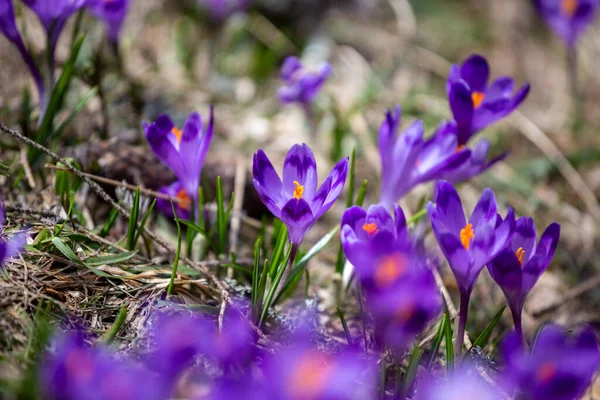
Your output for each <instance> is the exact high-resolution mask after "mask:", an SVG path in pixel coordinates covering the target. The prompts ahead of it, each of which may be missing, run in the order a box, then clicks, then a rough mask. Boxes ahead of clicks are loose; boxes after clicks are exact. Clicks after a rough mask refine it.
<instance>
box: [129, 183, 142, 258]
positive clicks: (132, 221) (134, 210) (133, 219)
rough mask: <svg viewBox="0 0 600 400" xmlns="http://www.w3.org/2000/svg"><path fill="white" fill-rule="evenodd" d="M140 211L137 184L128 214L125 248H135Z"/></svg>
mask: <svg viewBox="0 0 600 400" xmlns="http://www.w3.org/2000/svg"><path fill="white" fill-rule="evenodd" d="M139 212H140V188H139V186H138V187H137V188H136V189H135V195H134V197H133V205H132V206H131V212H130V214H129V225H128V227H127V250H130V251H131V250H133V249H134V248H135V244H136V242H135V241H134V240H135V238H136V232H137V221H138V216H139Z"/></svg>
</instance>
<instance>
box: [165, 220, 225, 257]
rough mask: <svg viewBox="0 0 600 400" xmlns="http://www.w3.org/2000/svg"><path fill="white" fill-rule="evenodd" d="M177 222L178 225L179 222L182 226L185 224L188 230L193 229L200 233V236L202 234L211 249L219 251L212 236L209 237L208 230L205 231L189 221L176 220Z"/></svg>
mask: <svg viewBox="0 0 600 400" xmlns="http://www.w3.org/2000/svg"><path fill="white" fill-rule="evenodd" d="M175 222H176V223H177V222H179V223H180V224H183V225H185V226H187V227H188V228H190V229H192V230H194V231H196V232H198V233H199V234H201V235H202V236H204V238H205V239H206V241H207V242H208V244H209V246H210V247H211V248H212V249H213V250H215V251H217V248H216V246H215V244H214V242H213V241H212V238H211V236H210V235H209V234H208V233H207V232H206V230H204V229H203V228H202V227H200V226H198V225H196V224H194V223H193V222H191V221H188V220H187V219H181V218H175Z"/></svg>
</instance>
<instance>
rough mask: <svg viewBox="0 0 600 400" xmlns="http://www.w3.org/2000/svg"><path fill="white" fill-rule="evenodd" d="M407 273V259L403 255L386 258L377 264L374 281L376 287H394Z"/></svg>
mask: <svg viewBox="0 0 600 400" xmlns="http://www.w3.org/2000/svg"><path fill="white" fill-rule="evenodd" d="M405 272H406V257H404V256H403V255H401V254H393V255H391V256H386V257H385V258H384V259H383V260H382V261H380V262H379V264H377V266H376V268H375V274H374V275H373V280H374V281H375V285H377V286H378V287H380V288H385V287H388V286H390V285H392V284H393V283H394V282H395V281H396V280H397V279H398V278H400V277H401V276H402V275H404V273H405Z"/></svg>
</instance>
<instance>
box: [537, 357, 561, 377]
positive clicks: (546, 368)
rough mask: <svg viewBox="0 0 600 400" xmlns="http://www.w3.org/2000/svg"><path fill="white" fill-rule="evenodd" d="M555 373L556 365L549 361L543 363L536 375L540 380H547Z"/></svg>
mask: <svg viewBox="0 0 600 400" xmlns="http://www.w3.org/2000/svg"><path fill="white" fill-rule="evenodd" d="M554 375H556V365H555V364H554V363H553V362H551V361H548V362H545V363H543V364H542V365H541V366H540V367H539V368H538V370H537V374H536V377H537V379H538V381H540V382H548V381H550V380H551V379H552V378H554Z"/></svg>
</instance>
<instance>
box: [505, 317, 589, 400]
mask: <svg viewBox="0 0 600 400" xmlns="http://www.w3.org/2000/svg"><path fill="white" fill-rule="evenodd" d="M502 354H503V357H504V359H505V362H506V369H505V371H504V374H505V378H506V380H507V381H508V382H509V384H510V385H511V387H513V388H515V389H517V390H518V391H519V392H521V393H523V394H524V395H525V396H526V398H527V399H531V400H573V399H579V398H581V396H583V394H584V393H585V391H586V389H587V388H588V387H589V386H590V384H591V382H592V378H593V377H594V375H595V374H596V371H597V370H598V367H599V366H600V351H599V350H598V342H597V340H596V336H595V335H594V333H593V332H592V330H591V329H587V328H585V329H582V330H581V331H579V332H577V333H573V334H571V335H568V336H567V333H566V332H565V330H564V329H563V328H561V327H560V326H558V325H554V324H549V325H546V326H545V327H544V328H542V330H541V331H540V333H539V334H538V336H537V339H536V340H535V344H534V346H533V349H532V350H531V353H528V352H527V350H526V349H525V347H524V344H523V342H522V340H521V337H520V336H519V335H518V334H517V333H516V332H513V333H512V334H509V335H508V336H507V337H506V338H505V339H504V341H503V343H502Z"/></svg>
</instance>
